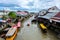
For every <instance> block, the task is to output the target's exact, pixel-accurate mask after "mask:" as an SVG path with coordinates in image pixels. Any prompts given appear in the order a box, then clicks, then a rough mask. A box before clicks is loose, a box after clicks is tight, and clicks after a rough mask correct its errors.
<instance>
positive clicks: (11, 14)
mask: <svg viewBox="0 0 60 40" xmlns="http://www.w3.org/2000/svg"><path fill="white" fill-rule="evenodd" d="M8 16H9V17H10V18H13V19H14V18H16V12H13V11H11V12H9V14H8Z"/></svg>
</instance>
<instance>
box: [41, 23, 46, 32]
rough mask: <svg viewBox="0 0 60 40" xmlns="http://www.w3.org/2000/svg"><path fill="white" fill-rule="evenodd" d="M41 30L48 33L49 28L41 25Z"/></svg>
mask: <svg viewBox="0 0 60 40" xmlns="http://www.w3.org/2000/svg"><path fill="white" fill-rule="evenodd" d="M40 28H41V29H42V30H43V31H44V32H47V27H46V26H45V25H44V24H42V23H41V24H40Z"/></svg>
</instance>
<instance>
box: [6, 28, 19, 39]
mask: <svg viewBox="0 0 60 40" xmlns="http://www.w3.org/2000/svg"><path fill="white" fill-rule="evenodd" d="M17 32H18V29H16V31H15V32H14V34H13V35H6V36H7V37H6V40H14V39H15V37H16V35H17ZM11 33H12V32H11Z"/></svg>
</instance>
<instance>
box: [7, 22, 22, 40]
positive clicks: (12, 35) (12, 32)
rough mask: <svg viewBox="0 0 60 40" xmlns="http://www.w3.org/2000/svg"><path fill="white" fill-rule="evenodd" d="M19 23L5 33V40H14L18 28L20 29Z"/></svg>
mask: <svg viewBox="0 0 60 40" xmlns="http://www.w3.org/2000/svg"><path fill="white" fill-rule="evenodd" d="M20 24H21V23H20V22H18V23H17V24H15V25H13V26H12V28H10V30H9V31H8V32H7V34H6V40H14V39H15V37H16V35H17V33H18V28H20V27H21V25H20Z"/></svg>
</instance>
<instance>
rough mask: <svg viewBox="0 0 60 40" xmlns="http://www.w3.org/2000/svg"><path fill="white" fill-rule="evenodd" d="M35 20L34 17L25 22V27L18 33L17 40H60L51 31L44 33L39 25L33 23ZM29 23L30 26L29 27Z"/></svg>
mask: <svg viewBox="0 0 60 40" xmlns="http://www.w3.org/2000/svg"><path fill="white" fill-rule="evenodd" d="M33 19H34V16H33V17H30V18H29V19H27V20H26V21H24V22H23V24H22V25H23V27H22V28H21V29H20V31H19V32H18V34H17V37H16V39H15V40H59V39H58V38H57V37H56V35H55V34H54V33H52V32H51V31H48V32H47V33H43V32H42V31H41V29H40V28H39V27H38V25H37V23H36V24H34V23H33V24H32V23H31V20H33ZM28 23H29V24H30V26H27V24H28Z"/></svg>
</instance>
